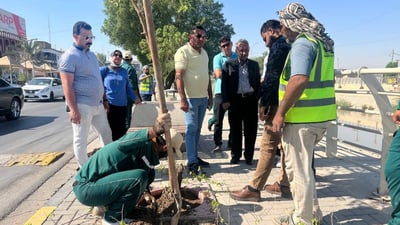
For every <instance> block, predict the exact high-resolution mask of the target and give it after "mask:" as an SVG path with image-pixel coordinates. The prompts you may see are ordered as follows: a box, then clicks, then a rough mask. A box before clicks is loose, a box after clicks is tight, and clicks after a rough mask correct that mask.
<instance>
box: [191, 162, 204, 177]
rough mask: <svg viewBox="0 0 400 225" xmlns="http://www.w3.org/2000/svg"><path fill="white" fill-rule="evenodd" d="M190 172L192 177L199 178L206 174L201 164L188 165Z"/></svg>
mask: <svg viewBox="0 0 400 225" xmlns="http://www.w3.org/2000/svg"><path fill="white" fill-rule="evenodd" d="M188 170H189V174H190V175H194V176H197V175H199V174H205V173H204V172H203V170H202V169H201V167H200V166H199V164H197V163H191V164H189V165H188Z"/></svg>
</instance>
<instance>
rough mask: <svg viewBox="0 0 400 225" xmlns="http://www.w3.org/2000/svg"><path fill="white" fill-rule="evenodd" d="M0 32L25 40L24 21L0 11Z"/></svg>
mask: <svg viewBox="0 0 400 225" xmlns="http://www.w3.org/2000/svg"><path fill="white" fill-rule="evenodd" d="M0 32H7V33H10V34H14V35H16V36H18V37H23V38H26V28H25V19H24V18H22V17H19V16H17V15H15V14H13V13H10V12H7V11H6V10H3V9H0Z"/></svg>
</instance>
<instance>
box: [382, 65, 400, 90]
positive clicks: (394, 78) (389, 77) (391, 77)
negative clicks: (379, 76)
mask: <svg viewBox="0 0 400 225" xmlns="http://www.w3.org/2000/svg"><path fill="white" fill-rule="evenodd" d="M398 66H399V61H392V62H389V63H388V64H386V68H396V67H398ZM398 77H399V74H397V73H390V74H384V75H383V79H384V80H385V81H386V82H387V83H389V84H393V83H398V82H399V81H398Z"/></svg>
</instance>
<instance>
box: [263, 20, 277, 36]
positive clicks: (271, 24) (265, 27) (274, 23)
mask: <svg viewBox="0 0 400 225" xmlns="http://www.w3.org/2000/svg"><path fill="white" fill-rule="evenodd" d="M270 28H271V29H279V30H280V29H281V28H282V26H281V22H279V21H278V20H267V21H266V22H265V23H263V25H262V26H261V30H260V33H261V34H262V33H265V32H267V31H268V29H270Z"/></svg>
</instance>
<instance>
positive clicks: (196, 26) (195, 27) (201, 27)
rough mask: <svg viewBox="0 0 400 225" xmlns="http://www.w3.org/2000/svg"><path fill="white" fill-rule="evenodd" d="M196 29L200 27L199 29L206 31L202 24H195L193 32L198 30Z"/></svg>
mask: <svg viewBox="0 0 400 225" xmlns="http://www.w3.org/2000/svg"><path fill="white" fill-rule="evenodd" d="M196 29H199V30H202V31H204V32H206V30H205V29H204V27H203V26H201V25H195V26H193V27H192V31H191V33H193V32H194V30H196Z"/></svg>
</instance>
